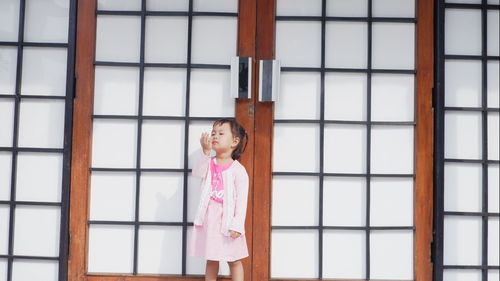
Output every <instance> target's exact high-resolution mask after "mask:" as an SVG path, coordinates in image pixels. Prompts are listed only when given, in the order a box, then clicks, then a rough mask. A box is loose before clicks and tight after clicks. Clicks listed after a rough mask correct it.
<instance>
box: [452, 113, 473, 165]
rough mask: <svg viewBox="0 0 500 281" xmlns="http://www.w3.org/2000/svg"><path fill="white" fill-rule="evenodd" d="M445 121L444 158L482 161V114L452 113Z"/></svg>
mask: <svg viewBox="0 0 500 281" xmlns="http://www.w3.org/2000/svg"><path fill="white" fill-rule="evenodd" d="M444 120H445V126H444V143H445V144H444V157H445V158H458V159H480V158H481V113H480V112H453V111H450V112H446V113H445V116H444Z"/></svg>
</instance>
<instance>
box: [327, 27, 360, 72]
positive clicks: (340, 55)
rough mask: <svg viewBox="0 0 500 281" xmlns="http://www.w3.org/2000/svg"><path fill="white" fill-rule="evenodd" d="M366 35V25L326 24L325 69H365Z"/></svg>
mask: <svg viewBox="0 0 500 281" xmlns="http://www.w3.org/2000/svg"><path fill="white" fill-rule="evenodd" d="M367 34H368V25H367V23H362V22H328V23H327V24H326V40H325V65H326V67H332V68H337V67H338V68H366V67H367V55H368V51H367V46H368V39H367V38H368V35H367Z"/></svg>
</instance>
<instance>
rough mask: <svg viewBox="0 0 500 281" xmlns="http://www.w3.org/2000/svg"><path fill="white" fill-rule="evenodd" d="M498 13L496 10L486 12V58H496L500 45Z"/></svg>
mask: <svg viewBox="0 0 500 281" xmlns="http://www.w3.org/2000/svg"><path fill="white" fill-rule="evenodd" d="M498 15H499V11H498V10H488V12H487V20H488V23H487V24H488V27H487V28H488V34H487V40H488V43H487V48H488V56H498V54H499V51H498V49H499V47H498V45H499V44H500V43H499V41H500V38H499V36H500V35H499V34H500V27H499V26H500V19H499V16H498ZM497 77H498V76H497Z"/></svg>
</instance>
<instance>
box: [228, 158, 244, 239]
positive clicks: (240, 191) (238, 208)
mask: <svg viewBox="0 0 500 281" xmlns="http://www.w3.org/2000/svg"><path fill="white" fill-rule="evenodd" d="M234 187H235V195H236V196H235V197H236V200H235V209H234V218H233V220H232V222H231V225H230V226H229V229H230V230H233V231H236V232H239V233H241V234H245V217H246V214H247V201H248V174H247V171H246V170H245V168H243V167H242V169H238V171H235V173H234Z"/></svg>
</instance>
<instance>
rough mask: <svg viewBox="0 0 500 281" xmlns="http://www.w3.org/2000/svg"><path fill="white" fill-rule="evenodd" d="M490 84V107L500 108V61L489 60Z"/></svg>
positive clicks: (488, 86) (488, 91)
mask: <svg viewBox="0 0 500 281" xmlns="http://www.w3.org/2000/svg"><path fill="white" fill-rule="evenodd" d="M487 67H488V85H487V93H488V94H487V95H488V107H496V108H498V107H499V106H498V104H499V102H498V100H499V98H500V89H499V88H500V87H499V84H500V82H499V80H500V62H498V61H488V63H487Z"/></svg>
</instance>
